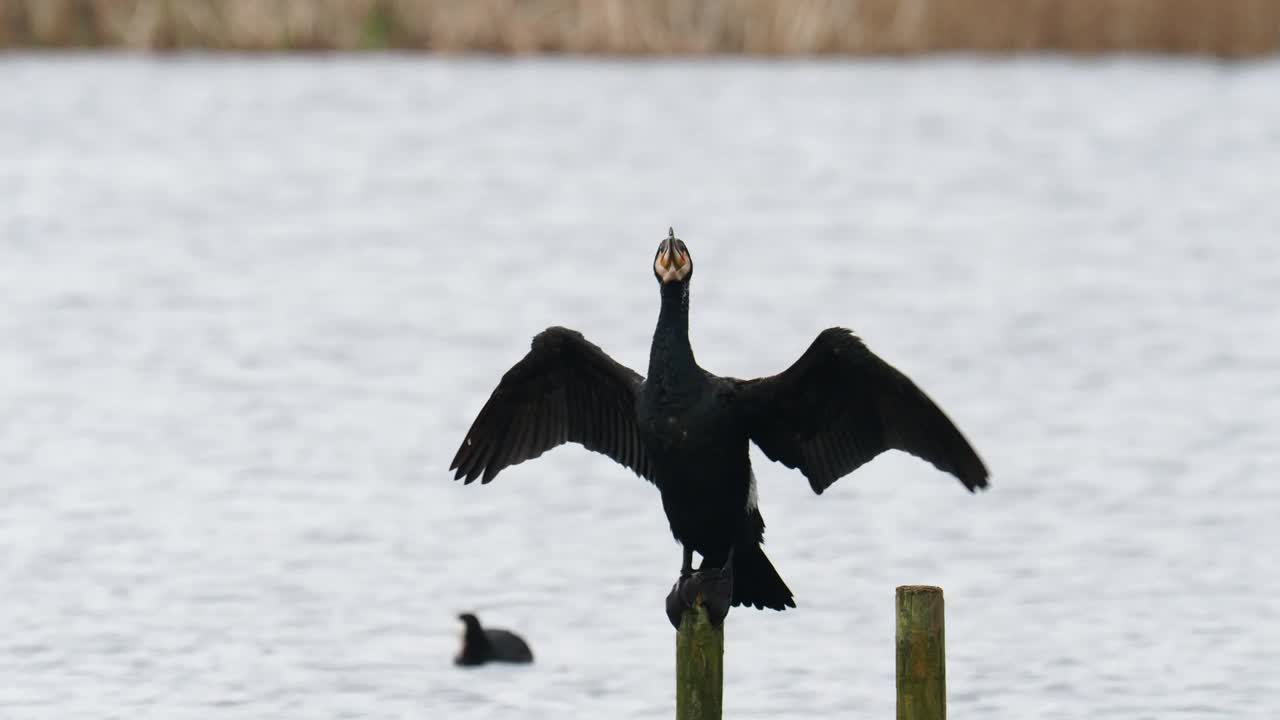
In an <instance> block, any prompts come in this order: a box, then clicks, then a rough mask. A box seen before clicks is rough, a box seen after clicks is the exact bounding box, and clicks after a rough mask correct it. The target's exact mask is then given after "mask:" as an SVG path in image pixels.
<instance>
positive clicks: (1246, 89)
mask: <svg viewBox="0 0 1280 720" xmlns="http://www.w3.org/2000/svg"><path fill="white" fill-rule="evenodd" d="M0 79H2V80H3V87H4V88H5V92H4V93H2V94H0V340H2V342H0V588H3V600H2V601H0V717H4V718H58V719H60V720H61V719H65V718H77V717H84V718H102V717H129V718H134V717H160V718H174V719H176V718H193V719H194V718H207V717H215V716H216V717H223V718H260V717H286V716H287V717H290V718H335V717H431V718H507V717H510V718H557V719H558V718H564V717H580V718H589V717H615V718H666V717H671V716H672V714H673V704H674V690H673V685H674V683H673V633H672V631H671V629H670V627H669V626H668V625H667V623H666V620H665V618H664V616H663V614H662V598H663V596H664V595H665V594H666V591H667V589H668V587H669V585H670V582H671V581H672V579H673V578H674V575H675V573H676V570H677V568H678V565H679V552H678V549H677V546H676V545H675V544H674V543H673V542H672V541H671V539H670V535H669V533H668V530H667V527H666V522H665V519H664V517H663V515H662V510H661V507H660V503H659V501H658V496H657V493H656V492H655V491H654V490H653V488H652V487H651V486H649V485H648V484H646V483H644V482H643V481H640V480H638V479H636V478H635V477H634V476H632V475H631V474H630V473H629V472H627V471H625V470H621V469H619V468H617V467H615V466H613V465H612V464H611V463H610V462H609V461H608V460H606V459H604V458H602V457H600V456H597V455H593V454H590V453H586V452H584V451H582V450H580V449H577V448H571V449H561V450H558V451H556V452H554V453H551V454H549V455H547V456H545V457H544V458H542V459H540V460H539V461H537V462H534V463H529V464H526V465H521V466H519V467H518V468H515V469H513V470H510V471H508V472H506V473H504V474H503V475H502V476H501V477H500V478H499V479H498V481H496V482H495V483H493V484H492V485H490V486H486V487H479V486H470V487H464V486H462V485H460V484H455V483H453V482H451V480H450V475H449V474H448V473H447V472H446V467H447V465H448V463H449V460H450V458H451V456H452V454H453V451H454V449H455V448H456V446H457V443H458V442H459V441H460V440H461V439H462V435H463V433H464V431H465V430H466V427H467V425H468V424H469V422H470V420H471V418H472V417H473V416H474V414H475V412H476V411H477V410H478V409H479V407H480V405H481V404H482V403H483V401H484V399H485V398H486V397H487V394H488V393H489V391H490V390H491V389H492V387H493V385H494V384H495V383H496V381H497V379H498V378H499V377H500V375H501V373H502V372H503V371H504V370H505V369H506V368H507V367H509V366H510V365H511V364H512V363H513V362H514V361H515V360H516V359H518V358H519V357H520V356H521V354H522V353H523V352H524V349H525V348H526V347H527V342H528V339H529V338H530V337H531V336H532V335H533V334H534V333H536V332H537V331H539V330H541V329H542V328H544V327H546V326H548V325H552V324H563V325H568V326H571V327H574V328H577V329H580V330H581V331H583V332H584V333H585V334H586V335H587V336H588V337H589V338H591V339H592V340H594V341H595V342H597V343H598V344H600V345H601V346H603V347H604V348H605V349H607V350H608V351H609V352H611V353H612V354H614V355H615V357H617V358H619V359H620V360H622V361H624V362H626V363H628V364H630V365H631V366H633V367H636V368H639V369H643V368H644V367H645V365H646V364H647V349H648V342H649V338H650V334H651V332H652V328H653V324H654V321H655V318H656V312H657V305H658V299H657V292H656V289H655V284H654V280H653V277H652V274H651V272H650V269H649V263H650V260H651V258H652V252H653V249H654V247H655V245H656V243H657V241H658V240H659V239H660V238H661V237H662V236H663V235H664V234H665V232H666V228H667V226H668V225H669V224H670V225H674V226H675V227H676V229H677V231H678V232H679V233H680V235H681V236H682V237H684V238H685V239H686V240H687V241H688V242H689V245H690V249H691V250H692V253H693V255H694V258H695V262H696V263H697V268H698V269H697V276H696V278H695V281H694V287H693V320H692V324H693V339H694V343H695V348H696V350H697V352H698V357H699V360H700V361H701V362H702V364H703V365H704V366H706V367H708V368H710V369H712V370H713V371H717V372H720V373H723V374H732V375H737V376H753V375H760V374H769V373H772V372H775V371H777V370H779V369H781V368H783V367H785V366H786V365H787V364H788V363H790V362H791V361H792V360H793V359H794V358H795V357H797V356H798V355H799V353H800V352H801V351H802V350H803V349H804V348H805V347H806V346H807V344H808V343H809V341H810V340H811V339H812V338H813V336H814V335H815V334H816V333H817V332H818V331H819V330H820V329H822V328H824V327H827V326H829V325H836V324H841V325H848V326H850V327H853V328H854V329H855V330H857V331H858V332H859V333H860V334H862V335H863V336H864V337H865V338H866V339H867V341H868V342H869V343H870V344H871V346H872V347H873V348H874V349H876V350H877V351H878V352H880V354H882V355H883V356H884V357H886V358H888V359H889V360H890V361H892V362H894V363H896V364H897V365H898V366H899V367H901V368H902V369H904V370H905V371H906V372H908V373H909V374H911V375H912V376H913V377H914V378H915V379H916V380H917V381H918V382H919V383H920V384H921V385H922V386H924V387H925V388H926V389H927V390H928V391H929V392H930V393H931V394H932V395H933V396H934V397H935V398H936V399H937V400H938V401H939V402H940V404H942V405H943V407H944V408H946V409H947V411H948V412H949V413H950V414H951V415H952V417H953V418H955V419H956V421H957V422H958V423H959V424H960V426H961V427H962V428H963V430H964V431H965V432H966V433H967V434H968V435H969V437H970V438H971V439H972V440H973V442H974V443H975V445H977V447H978V448H979V450H980V451H981V452H982V454H983V455H984V457H985V459H986V460H987V462H988V464H989V465H990V467H991V469H992V471H993V489H992V491H991V492H988V493H986V494H984V495H980V496H970V495H968V494H967V493H965V492H963V489H962V488H961V487H960V486H959V484H958V483H956V482H954V481H953V480H951V479H950V478H948V477H945V476H943V475H941V474H939V473H937V472H935V471H934V470H933V469H932V468H930V467H929V466H928V465H926V464H924V463H921V462H918V461H914V460H912V459H910V458H906V457H904V456H886V457H882V458H880V459H878V460H877V461H876V462H874V463H872V464H871V465H869V466H867V467H866V468H864V469H863V470H861V471H859V472H858V473H857V474H856V475H855V476H853V477H850V478H846V479H844V480H842V481H841V482H839V483H838V484H837V485H836V486H834V487H833V488H832V489H831V490H829V491H828V492H827V493H826V494H825V495H823V496H822V497H817V496H814V495H813V494H812V493H811V492H810V491H809V489H808V485H807V483H806V482H805V480H804V479H803V477H802V476H800V475H799V474H797V473H795V472H791V471H787V470H786V469H785V468H782V467H781V466H777V465H773V464H770V463H768V461H767V460H765V458H764V457H763V456H762V455H760V454H758V453H755V454H754V458H755V461H756V467H757V475H758V477H759V481H760V494H761V503H762V507H763V509H764V513H765V515H766V517H767V519H768V522H769V534H768V541H769V542H768V545H767V549H768V551H769V554H770V556H771V557H772V558H773V560H774V562H775V563H776V564H777V566H778V567H779V568H780V570H781V572H782V575H783V576H784V577H785V578H786V580H787V581H788V583H789V584H790V586H791V587H792V589H793V590H794V591H795V592H796V597H797V601H798V603H799V605H800V607H799V608H798V609H797V610H795V611H794V612H787V613H783V614H777V613H772V612H758V611H744V610H741V609H739V610H735V611H734V613H733V614H732V615H731V616H730V620H729V625H728V635H727V637H728V640H727V645H728V649H727V660H726V680H725V682H726V688H725V707H726V715H727V716H729V717H737V718H747V717H754V718H801V717H821V716H825V717H837V716H839V717H865V718H873V717H881V718H884V717H890V716H891V713H892V708H893V650H892V642H893V618H892V612H893V588H894V586H895V585H898V584H906V583H935V584H939V585H942V586H944V587H945V588H946V592H947V603H948V605H947V613H948V614H947V624H948V627H947V631H948V633H947V634H948V637H947V640H948V660H949V665H948V676H949V677H948V682H949V686H950V701H951V710H952V714H953V715H954V716H955V717H993V718H994V717H1000V718H1004V717H1007V718H1020V717H1038V718H1143V717H1151V718H1166V717H1171V716H1174V717H1206V718H1207V717H1259V718H1263V717H1275V714H1276V713H1277V712H1280V710H1277V705H1276V703H1277V697H1280V685H1278V683H1277V679H1276V677H1277V676H1276V668H1277V667H1280V650H1277V647H1278V644H1280V599H1278V598H1280V573H1278V572H1277V562H1276V551H1275V548H1276V547H1280V530H1278V529H1277V524H1278V523H1277V519H1278V518H1280V489H1278V485H1277V480H1276V477H1277V474H1278V473H1280V451H1278V450H1277V443H1276V438H1277V436H1278V434H1280V339H1278V338H1277V328H1278V327H1280V326H1278V325H1277V319H1276V316H1277V312H1276V311H1277V300H1278V299H1280V247H1278V243H1277V240H1278V239H1280V236H1278V235H1277V228H1278V227H1280V202H1277V198H1278V197H1280V93H1277V92H1276V88H1277V87H1280V64H1277V63H1274V62H1272V63H1266V64H1255V65H1215V64H1208V63H1204V64H1202V63H1163V62H1155V61H1137V60H1118V61H1092V62H1069V61H1065V60H1039V61H1018V62H981V61H976V60H964V59H944V60H928V61H910V62H900V63H899V62H884V63H831V64H818V63H785V64H777V65H772V64H765V63H745V62H706V63H663V64H646V63H639V62H615V63H596V62H586V61H571V62H549V61H536V62H535V61H528V62H517V63H507V62H499V61H445V60H417V59H407V58H400V59H397V58H374V59H338V58H333V57H326V56H316V57H313V58H306V59H302V58H299V59H292V60H283V61H281V60H267V59H249V58H241V59H233V60H213V59H205V58H199V57H195V58H187V59H177V60H168V61H164V60H145V59H137V58H127V57H115V58H109V57H102V56H98V57H93V56H89V57H79V58H72V59H66V58H55V57H52V56H43V57H42V56H8V57H6V58H4V59H0ZM753 452H754V451H753ZM469 609H473V610H476V611H477V612H478V613H479V615H480V617H481V619H482V620H485V621H488V622H490V623H492V624H494V625H498V626H505V627H510V628H512V629H516V630H518V631H519V632H521V633H522V634H524V635H525V637H526V638H527V639H528V640H529V642H530V643H531V644H532V646H533V648H534V652H535V653H536V655H537V658H538V662H537V663H536V664H535V665H533V666H532V667H529V668H518V669H513V668H493V669H491V668H484V669H481V670H478V671H471V672H465V671H460V670H457V669H455V668H454V667H453V666H452V665H451V663H450V661H451V656H452V653H453V652H454V649H455V646H456V634H457V627H456V624H455V621H454V618H453V616H454V614H455V613H456V612H457V611H460V610H469Z"/></svg>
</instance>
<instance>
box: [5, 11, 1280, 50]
mask: <svg viewBox="0 0 1280 720" xmlns="http://www.w3.org/2000/svg"><path fill="white" fill-rule="evenodd" d="M0 47H9V48H16V47H53V48H66V47H120V48H132V49H140V50H164V49H188V48H190V49H197V48H199V49H210V50H263V51H265V50H299V49H303V50H359V49H384V48H396V49H411V50H427V51H435V52H444V53H462V52H485V53H583V54H605V55H701V54H712V53H733V54H747V55H836V54H841V55H901V54H916V53H929V52H940V51H956V50H972V51H979V52H1020V51H1029V50H1053V51H1064V52H1073V53H1099V52H1109V51H1134V52H1158V53H1197V54H1210V55H1220V56H1248V55H1258V54H1263V53H1269V52H1273V51H1275V50H1276V49H1277V48H1278V47H1280V0H0Z"/></svg>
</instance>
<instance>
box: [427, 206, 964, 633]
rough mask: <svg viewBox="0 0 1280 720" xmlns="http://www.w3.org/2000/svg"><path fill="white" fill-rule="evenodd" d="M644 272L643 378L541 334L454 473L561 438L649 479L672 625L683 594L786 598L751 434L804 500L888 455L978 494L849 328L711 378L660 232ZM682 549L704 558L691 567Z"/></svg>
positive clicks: (938, 420)
mask: <svg viewBox="0 0 1280 720" xmlns="http://www.w3.org/2000/svg"><path fill="white" fill-rule="evenodd" d="M653 273H654V275H655V276H656V277H657V279H658V284H659V289H660V291H661V296H662V307H661V310H660V311H659V313H658V327H657V329H656V330H655V331H654V334H653V344H652V346H651V348H650V350H649V376H648V378H647V379H646V378H642V377H641V376H640V375H638V374H637V373H636V372H635V371H633V370H631V369H630V368H627V367H626V366H624V365H622V364H620V363H618V362H617V361H615V360H614V359H613V358H611V357H609V356H608V355H606V354H605V353H604V351H602V350H601V349H600V348H598V347H596V346H595V345H593V344H591V343H590V342H587V340H586V339H585V338H583V337H582V335H581V334H580V333H577V332H575V331H573V330H568V329H566V328H562V327H552V328H548V329H547V330H545V331H543V332H542V333H540V334H538V335H537V336H536V337H535V338H534V339H533V347H532V349H531V350H530V351H529V353H528V354H527V355H525V357H524V359H522V360H521V361H520V362H518V363H516V364H515V366H514V367H512V368H511V369H510V370H508V371H507V373H506V374H505V375H503V376H502V380H501V382H499V383H498V387H497V389H495V390H494V391H493V394H492V395H491V396H490V397H489V401H488V402H487V403H485V405H484V407H483V408H481V410H480V414H479V415H478V416H477V417H476V420H475V422H474V423H473V424H472V426H471V430H470V431H469V432H468V433H467V437H466V439H465V440H464V441H463V443H462V447H460V448H458V453H457V455H455V456H454V458H453V465H452V466H451V467H450V469H451V470H456V471H457V474H456V476H455V479H462V478H465V481H466V482H467V483H471V482H473V481H475V480H477V479H479V480H480V481H481V482H482V483H488V482H489V481H491V480H493V478H494V476H496V475H497V474H498V472H499V471H501V470H502V469H503V468H506V467H508V466H511V465H515V464H517V463H520V462H523V461H525V460H530V459H532V458H536V457H538V456H539V455H541V454H542V453H544V452H546V451H548V450H550V449H552V448H554V447H557V446H558V445H561V444H563V443H565V442H575V443H579V444H581V445H583V446H585V447H586V448H587V449H588V450H594V451H595V452H599V453H603V454H605V455H607V456H609V457H610V458H612V459H613V460H615V461H616V462H618V463H621V464H622V465H625V466H626V467H628V468H630V469H631V470H632V471H633V472H635V473H636V474H637V475H640V476H641V477H644V478H645V479H647V480H649V481H650V482H652V483H653V484H654V485H656V486H657V487H658V489H659V491H661V494H662V507H663V509H664V510H665V511H666V513H667V519H668V521H669V522H670V525H671V532H672V533H673V534H674V535H675V538H676V540H677V541H679V542H680V544H681V545H682V546H683V550H684V554H683V562H682V563H681V568H680V579H679V580H678V581H677V582H676V584H675V586H674V587H673V588H672V590H671V593H670V595H668V597H667V614H668V617H669V618H670V619H671V622H672V624H673V625H676V626H677V627H678V626H679V620H680V614H681V612H682V609H683V608H684V607H687V606H691V604H692V601H693V600H694V598H695V596H697V595H698V594H701V595H702V596H703V598H704V603H705V605H706V606H707V608H708V611H709V614H710V615H711V621H712V622H713V623H716V624H717V625H718V624H719V623H720V622H721V621H723V619H724V616H725V614H726V613H727V612H728V610H729V605H730V604H733V605H752V606H755V607H757V608H773V609H775V610H782V609H783V608H786V607H795V601H794V599H793V598H792V595H791V590H790V589H789V588H787V585H786V583H784V582H783V581H782V578H781V577H779V576H778V572H777V571H776V570H774V568H773V565H772V564H771V563H770V562H769V559H768V558H767V557H765V554H764V551H763V550H762V549H761V547H760V544H761V542H763V538H764V519H763V518H762V517H761V515H760V509H759V508H758V507H757V505H756V488H755V477H754V475H753V474H752V472H751V461H750V458H749V454H748V443H750V442H754V443H755V444H756V445H757V446H758V447H759V448H760V449H761V450H762V451H764V454H765V455H766V456H767V457H768V458H769V459H770V460H773V461H775V462H780V463H782V464H783V465H785V466H787V467H789V468H794V469H798V470H799V471H800V472H802V473H804V475H805V477H807V478H808V479H809V485H810V486H811V487H812V488H813V491H814V492H815V493H819V494H821V493H822V491H823V490H826V489H827V488H828V487H830V485H831V484H832V483H834V482H835V481H836V480H838V479H839V478H841V477H843V476H845V475H847V474H849V473H850V472H852V471H853V470H855V469H857V468H858V467H860V466H861V465H863V464H864V463H866V462H868V461H870V460H871V459H872V458H874V457H876V456H877V455H879V454H880V453H882V452H884V451H885V450H889V449H896V450H903V451H906V452H908V453H911V454H912V455H915V456H917V457H919V458H923V459H924V460H927V461H929V462H930V463H932V464H933V465H934V466H935V467H937V468H938V469H939V470H942V471H944V472H948V473H951V474H952V475H954V476H955V477H957V478H958V479H959V480H960V482H961V483H963V484H964V486H965V487H966V488H968V489H969V491H970V492H972V491H973V490H974V489H975V488H980V487H986V485H987V469H986V467H985V466H983V464H982V460H980V459H979V458H978V455H977V453H976V452H974V449H973V448H972V447H971V446H970V445H969V443H968V441H966V440H965V438H964V436H963V435H961V434H960V431H959V430H957V429H956V427H955V425H953V424H952V422H951V421H950V420H949V419H948V418H947V416H946V415H945V414H943V412H942V410H940V409H939V408H938V406H937V405H935V404H934V403H933V401H932V400H930V399H929V398H928V397H927V396H926V395H925V394H924V393H923V392H922V391H921V390H920V389H919V388H917V387H916V386H915V384H914V383H912V382H911V380H909V379H908V378H907V376H906V375H903V374H902V373H901V372H899V371H898V370H896V369H894V368H893V367H892V366H891V365H889V364H888V363H886V362H885V361H883V360H881V359H880V358H879V357H877V356H876V355H875V354H873V353H872V352H871V351H870V350H868V349H867V347H866V345H864V344H863V343H862V341H861V340H860V339H858V337H857V336H855V335H854V334H853V333H852V332H850V331H849V330H846V329H844V328H830V329H828V330H824V331H822V332H821V333H819V335H818V337H817V339H816V340H814V341H813V344H811V345H810V346H809V349H808V350H806V351H805V352H804V354H803V355H801V356H800V359H799V360H797V361H796V362H795V364H793V365H792V366H791V367H789V368H787V369H786V370H785V371H783V372H782V373H780V374H778V375H774V376H772V377H766V378H759V379H755V380H738V379H735V378H729V377H719V376H716V375H712V374H711V373H709V372H707V371H706V370H703V369H702V368H701V367H699V366H698V363H697V361H696V360H695V359H694V356H693V348H692V347H690V345H689V282H690V280H691V278H692V277H693V260H692V258H690V256H689V249H688V248H687V247H686V246H685V244H684V242H683V241H682V240H679V239H678V238H676V236H675V232H674V231H668V237H667V239H666V240H664V241H662V243H661V244H660V245H659V246H658V251H657V254H656V255H655V257H654V260H653ZM695 550H696V551H697V552H698V553H699V554H700V555H701V556H702V558H703V562H702V565H701V567H700V569H699V571H698V573H697V574H694V572H693V552H694V551H695Z"/></svg>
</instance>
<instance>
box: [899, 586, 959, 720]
mask: <svg viewBox="0 0 1280 720" xmlns="http://www.w3.org/2000/svg"><path fill="white" fill-rule="evenodd" d="M897 607H898V720H945V718H946V717H947V658H946V644H945V642H944V636H943V624H942V588H939V587H933V586H931V585H903V586H901V587H899V588H898V597H897Z"/></svg>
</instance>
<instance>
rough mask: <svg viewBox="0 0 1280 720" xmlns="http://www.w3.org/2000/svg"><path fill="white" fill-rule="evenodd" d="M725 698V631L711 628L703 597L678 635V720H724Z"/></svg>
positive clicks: (684, 618)
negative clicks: (721, 709) (721, 713)
mask: <svg viewBox="0 0 1280 720" xmlns="http://www.w3.org/2000/svg"><path fill="white" fill-rule="evenodd" d="M723 696H724V627H723V626H721V627H718V628H713V627H711V621H710V620H708V619H707V611H706V609H705V608H703V607H702V597H701V596H699V597H698V602H697V603H695V604H694V607H693V609H692V610H685V611H684V614H683V615H682V616H681V617H680V629H679V630H678V631H676V720H720V708H721V701H722V699H723Z"/></svg>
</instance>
